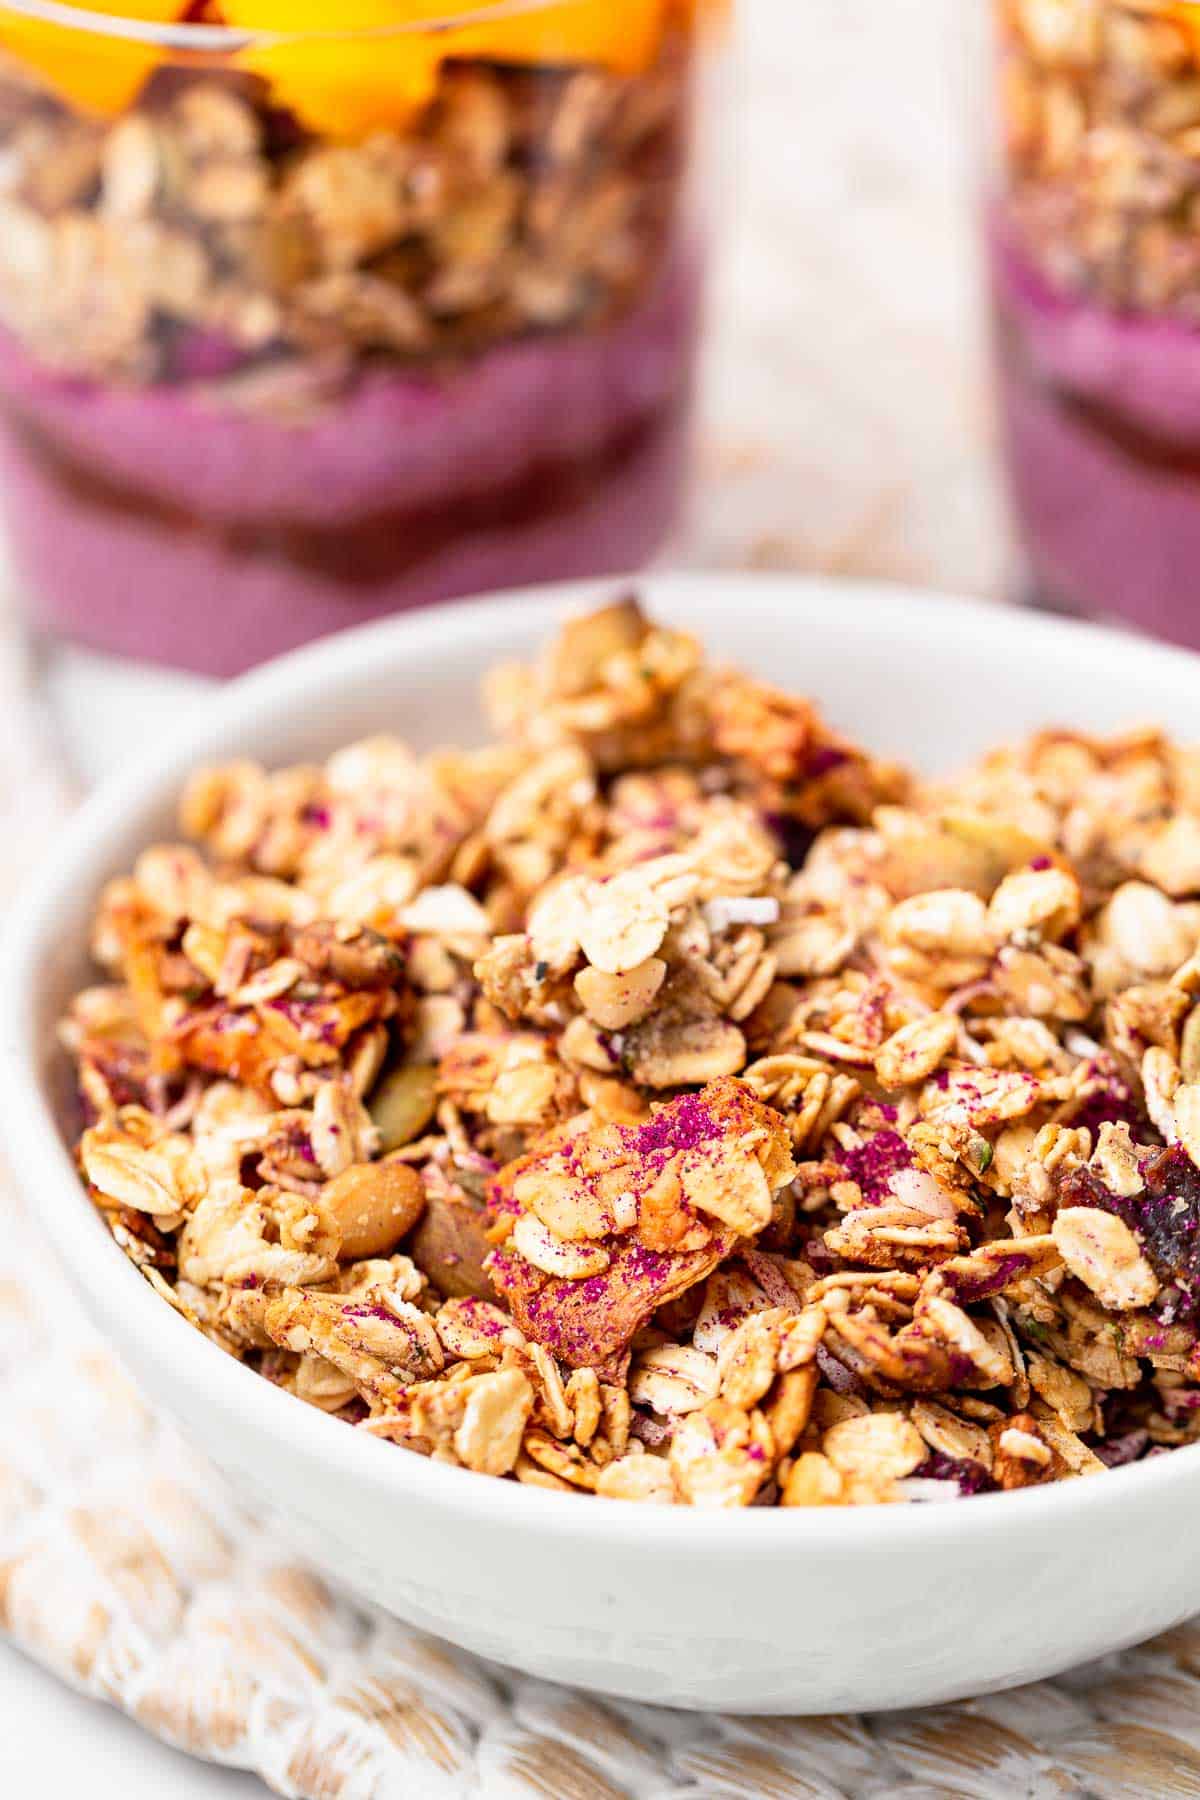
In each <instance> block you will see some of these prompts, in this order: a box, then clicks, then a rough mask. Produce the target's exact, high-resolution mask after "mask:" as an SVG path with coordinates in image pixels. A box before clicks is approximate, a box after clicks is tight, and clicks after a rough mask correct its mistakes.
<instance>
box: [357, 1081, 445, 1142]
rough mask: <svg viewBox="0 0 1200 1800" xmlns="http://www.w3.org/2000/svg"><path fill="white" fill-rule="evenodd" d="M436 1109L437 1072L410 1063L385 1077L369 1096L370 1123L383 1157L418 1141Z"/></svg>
mask: <svg viewBox="0 0 1200 1800" xmlns="http://www.w3.org/2000/svg"><path fill="white" fill-rule="evenodd" d="M436 1109H437V1070H436V1069H435V1068H434V1067H433V1066H432V1064H428V1063H413V1064H409V1065H406V1066H405V1067H404V1068H401V1069H393V1070H392V1071H391V1073H390V1074H388V1075H385V1076H384V1078H383V1080H382V1081H381V1082H380V1083H379V1086H378V1087H377V1088H376V1089H375V1092H374V1093H373V1094H372V1095H371V1103H370V1107H369V1109H368V1110H369V1111H370V1114H371V1121H372V1123H373V1124H374V1125H375V1126H376V1128H377V1130H378V1132H379V1142H380V1147H381V1149H382V1150H383V1151H384V1153H385V1154H386V1153H387V1152H388V1151H389V1150H399V1149H401V1148H402V1147H403V1146H404V1145H405V1144H411V1143H412V1141H413V1139H414V1138H418V1137H420V1135H421V1133H422V1132H423V1131H424V1129H425V1127H426V1126H427V1125H428V1124H429V1121H430V1120H431V1119H432V1117H433V1115H434V1112H435V1111H436Z"/></svg>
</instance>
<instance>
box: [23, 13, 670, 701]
mask: <svg viewBox="0 0 1200 1800" xmlns="http://www.w3.org/2000/svg"><path fill="white" fill-rule="evenodd" d="M38 3H39V0H13V3H12V5H11V6H10V5H6V4H5V0H0V33H2V32H3V28H4V25H5V19H6V16H7V14H8V13H10V12H12V13H16V14H20V15H21V16H24V13H25V10H26V9H27V8H28V7H29V6H31V5H32V6H33V7H34V9H35V10H36V7H37V5H38ZM139 4H140V0H139ZM145 4H146V5H147V6H149V7H150V9H151V10H156V9H161V11H162V12H163V15H164V17H166V16H168V15H170V12H171V8H170V0H161V6H160V0H145ZM215 4H216V7H217V13H216V16H217V17H218V19H219V20H220V21H221V22H222V24H224V23H225V22H226V21H228V22H230V23H235V22H238V21H240V20H242V19H244V18H246V17H247V13H248V7H247V6H246V5H243V0H215ZM599 6H601V0H569V3H568V4H566V5H564V4H563V3H562V0H558V3H557V4H555V5H549V4H546V5H545V6H544V8H543V7H542V6H540V5H539V3H538V0H534V4H533V5H532V6H531V7H530V8H529V9H528V11H523V12H522V13H521V14H520V15H519V21H518V23H516V24H514V23H513V22H512V21H509V22H508V23H507V24H505V23H504V22H503V19H502V21H501V23H500V24H499V25H496V24H488V23H484V22H479V23H475V22H474V14H476V13H479V14H480V15H481V21H482V20H485V19H486V15H487V14H488V12H489V11H490V10H491V9H490V8H487V7H480V6H479V5H474V6H469V7H468V9H467V12H468V16H469V25H470V28H469V29H467V28H466V27H464V28H463V29H462V30H461V31H459V29H458V27H457V26H455V27H454V28H453V29H451V30H450V31H449V32H448V33H447V34H446V36H445V38H444V39H443V38H440V37H439V38H438V39H437V40H436V42H437V46H438V48H437V51H436V54H432V53H431V54H429V55H428V56H427V57H426V60H425V61H420V60H419V59H418V61H417V62H414V60H413V55H412V53H411V46H410V48H404V44H405V42H406V41H407V40H406V39H405V35H404V32H403V31H402V30H399V29H398V32H397V39H398V41H399V42H400V43H401V48H402V51H403V55H402V57H401V60H400V61H398V62H397V64H396V69H397V73H398V75H399V74H401V73H402V74H403V77H404V81H403V82H398V87H397V92H398V93H401V91H402V92H403V96H404V97H403V99H402V100H397V101H396V103H395V118H394V119H393V118H392V117H391V114H390V109H391V108H392V105H393V102H392V100H391V97H390V95H389V93H388V90H387V88H386V86H384V85H382V84H380V83H379V82H378V81H377V79H376V78H375V76H374V75H373V76H372V78H371V79H370V80H368V78H367V75H366V72H365V69H364V67H363V65H362V64H361V62H360V61H355V57H360V58H361V56H362V51H361V49H359V48H357V47H356V46H355V45H354V44H353V43H351V46H350V49H349V50H347V51H345V52H344V53H343V51H342V50H341V49H340V48H339V47H338V44H337V42H335V44H334V48H333V50H332V51H331V52H330V54H331V56H332V57H333V58H334V63H335V65H336V66H335V68H334V74H335V75H338V77H339V79H341V80H342V81H343V82H344V84H345V85H344V86H343V88H341V89H339V90H338V91H337V92H336V94H335V95H334V97H333V100H331V99H330V98H329V96H328V95H327V92H326V89H327V88H331V89H332V87H333V85H334V84H333V82H332V81H331V79H330V78H329V70H328V69H326V70H325V73H324V74H323V76H322V81H321V82H320V83H317V84H316V86H315V87H313V88H312V91H311V92H310V87H309V86H307V85H306V84H310V83H311V81H312V76H311V69H312V66H313V65H312V64H311V63H305V62H300V63H297V64H296V65H295V66H294V67H293V64H292V63H291V62H289V61H288V60H287V55H288V54H290V51H288V50H287V49H286V47H285V51H283V52H277V51H276V50H275V49H274V48H271V49H270V54H269V55H268V54H267V53H266V52H258V51H256V52H255V58H254V59H251V58H249V57H248V56H247V55H246V54H245V53H243V52H242V51H235V50H234V49H233V48H232V46H233V45H234V43H235V41H236V43H239V44H240V43H242V42H243V41H244V34H242V35H236V34H235V37H231V38H230V46H231V48H230V53H229V55H228V57H227V58H226V60H225V62H222V61H221V59H220V57H218V58H216V59H214V58H212V57H211V56H210V58H209V61H208V63H207V64H206V65H205V66H204V68H203V69H196V68H193V67H191V66H186V67H185V66H180V59H178V58H177V57H176V56H175V55H174V52H173V51H172V50H171V49H170V48H169V47H168V48H162V49H160V50H158V51H156V52H155V55H154V60H153V66H150V53H149V52H148V51H145V50H144V49H140V50H139V55H140V56H141V58H142V60H141V61H140V62H139V63H138V66H137V69H136V70H135V71H134V73H133V74H132V75H131V76H130V78H129V80H127V81H124V82H115V81H114V80H113V79H110V78H109V77H108V76H105V78H104V79H103V80H102V81H100V82H99V83H98V84H97V79H96V77H94V76H93V75H89V74H88V73H86V72H84V71H83V66H82V65H79V66H77V63H76V62H73V61H71V60H70V59H69V58H67V57H66V56H65V53H64V54H63V55H62V57H61V60H60V59H59V54H58V52H57V51H56V53H55V54H53V55H52V54H50V51H49V50H48V49H47V47H46V44H44V43H43V41H42V39H41V38H31V39H29V40H28V43H29V45H30V60H31V63H32V65H33V66H32V67H28V68H25V67H23V68H21V70H20V72H19V78H17V77H16V76H14V72H13V70H12V69H11V68H10V67H9V66H8V65H6V64H5V63H4V62H3V61H0V139H3V141H4V144H5V149H6V152H8V153H11V154H12V155H13V156H14V157H15V158H16V159H17V162H18V166H19V167H20V168H21V171H22V172H21V174H20V178H19V180H18V181H17V183H16V184H15V186H14V189H13V192H12V196H11V198H8V199H6V200H4V201H3V202H0V206H2V207H3V209H4V211H5V216H4V217H3V218H0V479H2V481H3V497H4V504H5V508H6V512H7V516H8V526H9V536H10V541H11V546H12V551H13V556H14V560H15V563H16V567H17V571H18V575H19V578H20V580H21V585H22V588H23V591H24V593H25V595H26V597H27V602H28V607H29V610H30V613H31V616H32V619H33V622H34V625H35V628H36V629H38V630H39V631H41V632H43V633H46V634H48V635H50V636H52V637H57V638H62V639H65V640H68V641H70V642H74V643H78V644H81V645H85V646H88V647H90V648H92V649H98V650H102V651H107V652H111V653H115V654H117V655H119V656H122V657H128V658H133V659H136V660H138V661H142V662H148V663H156V664H164V665H171V666H175V667H179V668H185V669H190V670H194V671H197V672H200V673H203V674H207V675H229V674H234V673H237V672H238V671H240V670H242V669H244V668H246V667H248V666H250V665H251V664H253V663H255V662H257V661H259V660H261V659H263V658H265V657H267V656H270V655H273V654H275V653H277V652H280V651H283V650H287V649H290V648H293V647H294V646H296V645H298V644H300V643H303V642H305V641H306V640H308V639H310V638H312V637H315V636H320V635H323V634H325V633H327V632H330V631H333V630H337V629H340V628H341V627H344V626H350V625H355V624H358V623H361V622H363V621H365V620H368V619H372V618H375V617H378V616H380V615H382V614H385V613H388V612H392V611H395V610H398V609H401V608H405V607H409V606H414V605H419V604H423V603H427V602H430V601H435V600H442V599H447V598H453V597H455V596H457V595H462V594H468V593H473V592H479V591H482V590H485V589H488V588H493V587H504V586H516V585H522V584H525V583H529V582H536V581H541V580H550V579H561V578H570V577H577V576H587V575H596V574H603V573H611V572H616V571H619V570H623V569H629V568H632V567H636V566H638V565H639V564H641V563H643V562H645V561H647V560H648V559H649V558H650V557H652V556H653V555H654V554H655V553H656V552H657V550H658V549H659V548H661V546H662V545H663V543H664V541H665V540H666V539H667V537H668V535H669V534H670V532H671V531H672V529H673V528H674V526H675V524H676V522H677V520H678V517H679V512H680V508H681V503H682V499H683V496H684V492H685V480H686V472H687V449H688V435H689V422H690V407H691V391H692V382H693V375H694V366H695V351H696V344H697V339H698V333H699V326H700V288H701V255H700V251H699V244H698V233H697V230H696V225H695V220H694V218H693V216H692V195H691V191H690V190H691V186H692V182H691V174H692V158H691V131H692V117H691V115H692V89H693V75H694V63H695V46H694V43H693V38H692V26H691V21H692V9H691V8H690V6H688V5H686V4H685V3H684V0H665V4H663V0H630V5H629V6H628V8H627V13H628V18H627V19H626V20H625V22H624V24H623V25H622V28H621V30H620V31H617V30H616V29H615V26H614V27H613V28H612V29H611V30H609V29H608V28H607V27H604V28H600V27H598V26H597V23H596V19H595V18H593V17H592V16H591V15H592V13H594V12H595V9H596V8H597V7H599ZM183 10H184V9H183V8H182V6H181V7H180V8H178V9H177V11H178V13H179V14H180V15H182V12H183ZM260 10H261V9H260ZM543 11H544V15H545V20H546V24H545V28H544V33H543V32H541V28H540V26H539V19H540V17H541V15H542V12H543ZM574 14H577V15H578V18H574V17H573V15H574ZM139 16H142V17H144V16H145V14H144V11H143V12H142V13H141V14H140V15H139ZM156 16H157V11H156ZM212 17H213V11H212V9H211V8H209V9H208V10H206V13H205V19H206V20H208V19H211V18H212ZM605 17H606V18H607V17H608V15H607V14H606V15H605ZM206 28H207V27H206ZM27 29H28V30H30V31H32V30H33V27H32V26H30V27H28V28H27ZM38 29H39V30H42V31H49V27H38ZM189 29H190V26H188V25H187V23H186V21H185V23H184V25H183V26H182V30H183V31H184V32H185V33H186V32H187V30H189ZM54 32H55V35H54V37H53V38H52V39H51V40H49V41H50V42H51V43H52V44H53V45H58V44H59V40H62V39H69V38H73V37H75V36H78V35H81V34H77V33H75V32H73V31H72V30H71V29H69V28H62V27H57V26H56V27H55V28H54ZM412 33H413V28H411V27H410V28H408V40H411V39H412ZM489 33H493V34H495V33H498V34H499V35H498V36H497V37H496V42H495V43H493V42H492V40H491V37H490V36H489V35H488V34H489ZM5 41H6V42H8V41H9V40H8V39H7V38H6V39H5ZM89 41H90V38H89ZM12 42H13V44H14V46H15V47H16V49H17V51H18V53H19V52H20V50H21V48H22V45H23V44H25V43H26V39H24V38H19V37H16V36H14V38H13V40H12ZM389 42H390V40H389V39H385V40H384V44H385V47H386V45H387V43H389ZM108 49H109V52H110V53H111V51H112V46H109V47H108ZM35 52H36V54H35ZM117 54H121V52H120V50H119V48H118V51H117ZM396 54H397V56H401V52H400V51H397V52H396ZM423 54H425V53H424V52H423ZM338 57H342V58H343V63H342V64H338V63H337V59H338ZM248 61H252V64H253V72H252V73H247V72H246V69H245V64H246V63H247V62H248ZM343 65H344V66H343ZM414 70H416V71H417V72H418V73H419V74H420V77H421V80H422V81H427V83H428V92H427V93H426V92H424V91H422V93H421V95H420V97H419V98H418V99H413V98H412V96H411V95H410V94H409V91H408V88H409V86H411V85H412V83H413V82H414V81H415V79H416V75H415V74H414ZM339 71H340V73H339ZM405 83H407V84H408V86H406V85H405ZM360 87H361V90H362V92H361V94H360V93H359V88H360ZM114 92H115V95H116V101H117V103H116V104H114ZM381 94H382V95H383V99H382V101H381V99H380V95H381ZM335 101H336V104H335V103H334V102H335ZM356 106H360V110H361V112H362V131H361V133H356V132H355V130H354V129H353V123H354V119H355V108H356ZM381 106H382V107H383V116H382V117H381V116H380V108H381Z"/></svg>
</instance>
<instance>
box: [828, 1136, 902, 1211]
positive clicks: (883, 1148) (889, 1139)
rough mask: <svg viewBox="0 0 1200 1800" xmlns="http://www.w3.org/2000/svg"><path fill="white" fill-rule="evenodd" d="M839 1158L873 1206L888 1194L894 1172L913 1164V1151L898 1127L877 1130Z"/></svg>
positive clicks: (847, 1173) (887, 1196) (886, 1197)
mask: <svg viewBox="0 0 1200 1800" xmlns="http://www.w3.org/2000/svg"><path fill="white" fill-rule="evenodd" d="M840 1160H841V1164H842V1167H843V1168H844V1169H845V1171H846V1176H847V1179H848V1180H850V1181H856V1182H857V1183H858V1185H859V1187H860V1188H861V1189H862V1195H863V1199H864V1200H866V1201H867V1202H868V1204H869V1205H872V1206H878V1205H879V1204H880V1203H881V1202H882V1201H884V1200H886V1199H888V1198H889V1193H890V1190H889V1183H890V1182H891V1179H892V1176H893V1175H895V1174H897V1173H898V1172H899V1171H900V1170H901V1169H911V1168H912V1152H911V1151H910V1150H909V1147H908V1145H907V1144H906V1143H905V1141H904V1139H903V1138H902V1137H901V1136H900V1133H899V1132H898V1131H877V1132H876V1133H875V1136H874V1137H872V1138H867V1139H866V1140H865V1142H863V1143H861V1144H858V1145H856V1146H855V1148H854V1149H853V1150H843V1151H842V1154H841V1159H840Z"/></svg>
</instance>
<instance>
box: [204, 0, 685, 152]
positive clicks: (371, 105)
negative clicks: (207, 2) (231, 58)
mask: <svg viewBox="0 0 1200 1800" xmlns="http://www.w3.org/2000/svg"><path fill="white" fill-rule="evenodd" d="M668 4H669V0H543V3H542V4H536V5H533V6H531V7H529V9H528V10H526V11H513V12H511V13H508V14H505V13H498V14H497V15H496V16H494V17H488V16H486V14H485V15H484V16H482V17H480V18H477V19H474V20H467V21H466V22H464V23H462V24H457V25H450V26H448V27H445V26H441V25H440V21H441V20H444V19H445V18H446V17H447V16H448V15H449V16H453V11H454V7H453V0H343V3H342V5H341V7H340V8H339V10H338V13H337V28H336V29H337V31H338V32H339V33H346V34H347V35H345V36H340V35H339V36H329V35H326V36H324V37H321V36H315V37H313V38H312V39H311V40H309V41H304V38H303V36H302V34H303V33H305V32H314V33H321V32H325V33H326V34H328V32H329V30H330V13H331V8H330V6H329V0H224V4H223V5H222V8H221V11H222V16H223V17H224V18H225V19H226V20H227V21H228V23H230V24H231V25H238V26H241V27H243V28H245V29H247V30H250V29H254V28H257V29H259V30H265V31H277V32H281V33H282V32H288V33H296V34H297V36H298V41H289V42H287V43H282V44H276V45H265V46H263V47H261V48H256V49H252V50H248V51H247V52H245V54H244V55H243V57H242V59H241V60H242V62H243V64H244V65H245V66H247V67H249V68H252V69H254V70H255V71H256V72H257V73H258V74H260V75H262V76H264V77H265V78H266V79H267V81H269V82H270V84H271V87H272V89H273V91H274V95H275V98H276V100H277V102H278V103H279V105H281V106H284V107H287V108H288V109H289V110H290V111H292V112H294V113H295V114H296V116H297V118H299V119H300V120H301V122H302V123H303V124H305V125H307V126H308V127H309V129H310V130H313V131H318V132H321V133H322V134H323V135H325V136H327V137H333V138H343V139H345V138H356V137H361V136H363V135H364V134H366V133H367V132H370V131H374V130H378V129H381V128H384V127H388V126H399V125H403V124H404V123H405V122H406V121H407V120H408V119H410V118H411V117H412V115H413V114H414V113H415V112H417V111H419V110H420V108H421V107H422V106H424V105H426V104H427V103H428V101H429V100H431V99H432V98H433V95H434V92H435V90H436V87H437V79H438V72H439V70H440V68H441V65H442V63H443V62H444V61H446V60H447V59H448V58H450V57H466V56H472V57H490V58H494V59H495V60H496V61H499V62H509V63H523V64H533V65H536V64H563V63H566V64H575V63H594V64H600V65H601V66H603V67H605V68H611V69H616V70H617V71H619V72H620V73H622V74H628V73H633V72H636V71H637V70H639V69H643V68H645V67H647V65H648V64H649V63H650V62H652V61H653V59H654V55H655V52H656V50H657V47H658V43H659V40H660V37H661V33H662V28H663V20H664V15H665V12H666V10H667V6H668ZM422 24H426V25H429V26H431V27H432V26H433V25H435V24H436V25H438V26H439V28H438V29H436V30H435V29H427V30H421V29H416V30H404V29H402V27H403V26H405V25H410V26H413V25H415V26H418V27H419V26H421V25H422ZM389 26H391V27H396V28H397V29H393V30H391V31H389V30H388V29H387V28H388V27H389ZM355 33H360V34H362V33H366V34H375V35H365V36H361V35H360V36H357V37H356V36H355V35H353V34H355Z"/></svg>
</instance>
